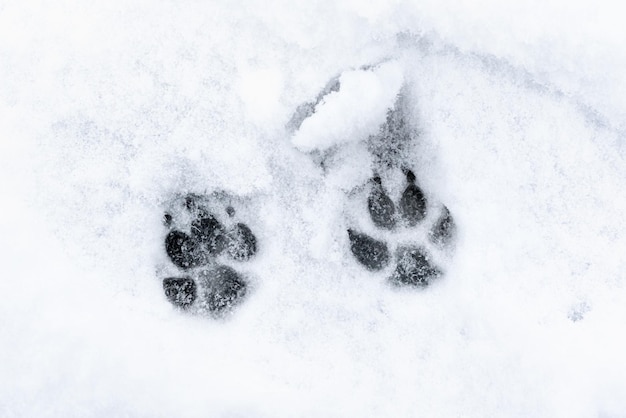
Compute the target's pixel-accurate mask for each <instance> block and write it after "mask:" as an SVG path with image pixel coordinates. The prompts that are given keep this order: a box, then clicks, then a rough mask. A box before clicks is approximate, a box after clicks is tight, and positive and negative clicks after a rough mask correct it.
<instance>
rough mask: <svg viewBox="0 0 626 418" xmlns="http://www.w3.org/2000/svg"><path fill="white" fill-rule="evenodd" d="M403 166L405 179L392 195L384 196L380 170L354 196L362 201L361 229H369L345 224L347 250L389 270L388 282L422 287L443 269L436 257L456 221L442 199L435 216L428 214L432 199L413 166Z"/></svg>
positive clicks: (368, 265)
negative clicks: (396, 194) (364, 214)
mask: <svg viewBox="0 0 626 418" xmlns="http://www.w3.org/2000/svg"><path fill="white" fill-rule="evenodd" d="M403 171H404V182H405V184H404V185H403V188H402V193H401V195H400V196H399V198H398V199H397V200H395V201H394V199H392V198H391V197H390V196H389V193H388V192H387V189H386V188H385V186H384V182H383V180H382V179H381V177H380V176H379V175H374V176H373V177H372V178H371V179H370V180H369V184H367V185H366V187H365V188H364V190H365V191H366V195H367V197H366V198H363V196H362V195H361V196H359V197H357V199H358V200H360V201H361V203H362V204H363V205H366V206H367V212H368V217H369V221H370V222H369V225H364V229H368V228H369V229H370V230H371V231H372V234H371V235H370V234H368V233H366V232H362V231H361V230H359V229H358V227H356V226H354V227H350V228H348V230H347V233H348V240H349V242H350V251H351V253H352V255H353V256H354V258H355V259H356V261H357V262H358V263H359V264H361V265H362V266H363V267H365V268H366V269H367V270H370V271H373V272H382V271H388V280H389V282H390V283H391V284H393V285H397V286H413V287H426V286H427V285H429V284H430V283H431V282H432V281H433V280H435V279H437V278H438V277H440V276H441V275H442V274H443V270H442V268H441V267H440V266H439V265H438V262H437V261H436V260H437V259H441V258H443V256H442V254H438V253H444V252H445V250H446V249H448V248H449V247H450V245H451V244H452V241H453V238H454V233H455V229H456V227H455V224H454V220H453V218H452V215H451V213H450V211H449V210H448V208H447V207H446V206H445V205H438V206H439V208H438V209H439V212H440V213H439V216H438V217H437V218H436V219H431V218H432V216H429V213H428V212H429V209H430V210H434V209H435V208H436V206H437V205H433V204H431V203H430V202H429V201H428V199H427V197H426V195H425V194H424V192H423V191H422V189H421V188H420V187H419V186H418V184H417V182H416V178H415V174H414V173H413V171H411V170H408V169H405V170H403ZM429 222H430V223H431V225H429V226H428V225H427V224H428V223H429ZM366 224H367V222H366ZM372 235H377V236H378V238H375V237H373V236H372ZM436 255H437V256H436Z"/></svg>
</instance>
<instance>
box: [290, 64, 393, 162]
mask: <svg viewBox="0 0 626 418" xmlns="http://www.w3.org/2000/svg"><path fill="white" fill-rule="evenodd" d="M402 82H403V74H402V67H401V65H400V63H398V62H395V61H391V62H387V63H384V64H381V65H380V66H378V67H375V68H373V69H361V70H353V71H346V72H344V73H342V74H341V76H340V77H339V83H340V90H339V91H333V92H331V93H329V94H327V95H326V96H324V97H323V98H322V101H321V102H320V103H319V104H318V105H317V106H316V107H315V113H314V114H313V116H311V117H309V118H307V119H305V120H304V122H303V123H302V125H301V126H300V129H299V130H298V131H297V132H296V133H295V134H294V136H293V138H292V142H293V144H294V145H295V146H296V147H297V148H298V149H300V150H302V151H312V150H315V149H317V150H324V149H326V148H329V147H331V146H333V145H341V144H345V143H348V142H352V141H360V140H364V139H367V137H368V135H373V134H375V133H377V130H378V128H379V127H380V126H381V125H382V124H383V123H384V121H385V117H386V116H387V111H388V109H390V108H392V107H393V104H394V102H395V100H396V97H397V95H398V93H399V91H400V88H401V87H402Z"/></svg>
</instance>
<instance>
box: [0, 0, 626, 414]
mask: <svg viewBox="0 0 626 418" xmlns="http://www.w3.org/2000/svg"><path fill="white" fill-rule="evenodd" d="M619 16H620V15H619V8H618V5H617V4H615V3H613V2H608V1H600V2H567V3H565V2H563V1H556V0H552V1H548V2H538V1H530V2H524V3H523V4H521V3H519V4H516V3H513V2H497V1H490V0H483V1H480V2H471V3H469V2H459V1H453V0H447V1H443V2H441V1H421V2H411V1H389V2H383V1H372V2H368V4H367V5H364V4H363V2H356V1H339V2H331V1H328V0H319V1H309V2H301V3H297V4H294V3H293V2H287V1H284V0H272V1H263V2H261V1H245V2H240V3H237V4H236V5H234V4H233V3H232V2H224V1H212V2H196V1H183V2H168V1H162V2H147V1H133V2H119V1H111V2H105V3H101V4H96V3H90V2H78V1H74V0H65V1H59V2H54V4H53V3H50V2H44V1H37V0H28V1H24V2H3V3H0V80H1V81H0V159H1V162H0V174H1V177H2V181H0V192H1V193H2V194H1V195H2V196H3V209H2V211H1V212H0V213H1V216H0V237H1V238H0V251H1V253H0V254H2V255H1V256H0V257H1V258H0V261H2V264H1V265H2V266H3V267H2V268H3V272H2V277H3V279H2V280H0V298H1V299H0V302H1V303H0V358H1V359H2V361H1V362H0V416H3V417H4V416H6V417H30V416H37V417H66V416H81V417H90V416H92V417H103V416H130V417H140V416H150V417H159V416H163V417H171V416H177V417H196V416H198V417H200V416H202V417H206V416H229V417H230V416H259V417H262V416H272V417H275V416H285V417H287V416H290V417H291V416H438V417H448V416H465V417H485V416H537V417H540V416H545V417H588V416H602V417H619V416H626V401H625V399H626V362H625V361H624V359H623V353H624V352H625V350H626V338H623V336H622V334H623V330H624V329H626V291H625V289H624V283H625V277H624V273H623V272H624V270H625V267H626V262H625V261H624V257H623V254H624V253H625V252H626V222H625V221H624V220H623V213H624V211H625V209H626V197H625V195H624V193H623V189H624V187H625V185H626V180H625V179H626V164H624V156H625V149H624V143H625V142H624V117H625V116H626V94H624V88H625V86H626V77H625V76H624V74H626V71H625V70H626V53H625V50H624V48H623V45H622V44H623V39H624V37H625V36H626V33H625V32H626V30H625V29H624V28H623V25H622V23H621V21H620V19H619ZM371 65H377V67H374V68H373V69H367V68H368V66H371ZM337 76H339V77H340V81H341V83H342V86H343V87H342V90H341V91H340V92H336V93H330V94H329V95H328V96H327V97H326V98H325V99H324V102H323V103H322V104H321V106H320V110H319V112H318V113H316V115H315V116H313V117H312V118H310V119H308V120H307V121H305V123H303V125H302V126H301V128H300V130H299V131H298V132H297V133H296V134H295V135H290V134H289V133H288V132H287V130H286V129H285V125H286V124H287V123H288V121H289V120H290V118H291V116H292V114H293V112H294V111H295V109H296V108H297V107H298V106H299V105H300V104H302V103H304V102H310V101H311V100H315V98H316V97H317V95H318V93H319V92H320V91H321V90H322V89H323V88H324V86H326V84H327V82H328V81H329V80H330V79H332V78H334V77H337ZM402 80H408V81H410V84H409V85H410V88H411V92H412V94H413V95H414V97H416V103H415V109H414V117H415V121H413V122H414V123H416V124H417V125H418V126H419V128H420V132H421V136H420V141H421V142H420V144H419V147H418V148H417V149H416V150H415V154H414V159H415V163H416V175H417V178H418V180H419V181H420V185H421V186H422V187H424V189H425V191H426V192H427V193H428V194H429V195H432V196H436V197H437V199H438V200H440V201H441V202H444V203H445V204H446V205H447V206H448V207H449V208H450V210H451V212H452V213H453V215H454V216H455V219H456V221H457V224H458V230H459V237H458V242H457V245H456V252H455V254H454V256H453V257H452V258H451V259H450V260H449V262H448V264H447V265H446V266H445V268H446V276H445V278H444V279H443V280H440V281H439V282H438V283H437V284H435V285H433V286H431V287H430V288H428V289H426V290H425V291H415V290H410V289H407V290H397V289H396V290H394V289H392V288H390V287H389V286H387V285H386V284H385V283H384V280H383V278H381V277H380V276H377V275H376V274H373V273H369V272H363V270H362V269H361V268H360V267H359V266H358V265H356V263H354V261H353V260H352V259H351V258H350V257H351V256H350V254H349V250H348V247H347V243H346V240H347V238H346V236H345V229H346V225H347V222H349V221H350V219H349V218H350V214H348V213H346V212H345V205H344V200H345V195H346V191H348V190H350V188H351V187H354V186H355V185H358V184H361V183H362V182H363V181H364V180H365V179H367V177H368V176H369V174H370V171H369V169H370V165H369V164H370V161H368V157H367V155H364V154H363V150H362V149H361V148H359V146H358V143H357V142H355V140H356V139H358V137H361V136H363V135H367V133H368V132H371V131H372V130H373V129H376V126H377V124H378V122H379V121H380V120H381V118H384V112H385V109H386V107H387V106H388V105H389V103H392V102H393V99H394V97H395V95H396V92H397V91H398V90H399V88H400V85H401V82H402ZM344 87H345V89H344ZM294 145H295V146H294ZM334 147H339V150H338V151H337V154H335V156H334V160H333V161H332V164H331V165H330V169H329V171H328V172H327V173H326V174H324V173H323V172H322V170H320V169H319V168H318V167H317V166H316V165H315V164H314V158H312V155H311V154H310V151H314V150H321V151H323V150H326V149H329V148H334ZM298 148H299V149H298ZM302 151H304V152H302ZM213 189H225V190H227V191H229V192H231V193H236V194H239V195H241V196H242V198H243V199H244V201H245V202H246V205H248V206H247V208H246V210H248V211H250V212H256V213H257V216H256V217H255V219H252V220H251V223H252V224H253V226H254V230H255V231H256V233H257V236H258V237H259V240H260V252H259V254H258V256H257V257H255V259H254V260H252V261H251V262H249V263H247V264H246V265H242V267H241V271H242V272H244V273H246V274H247V275H248V276H249V277H250V278H251V280H252V282H253V289H254V291H253V292H252V294H251V295H250V297H249V298H248V299H247V300H246V301H245V303H243V304H242V305H241V306H240V307H239V308H238V309H237V310H236V311H235V312H234V313H233V315H232V316H231V317H229V318H227V319H225V320H213V319H209V318H202V317H195V316H191V315H185V314H183V313H181V312H179V311H176V310H175V309H173V308H172V307H171V305H170V304H168V303H167V301H166V300H165V298H164V296H163V292H162V288H161V281H160V276H159V275H158V271H157V270H158V266H159V265H161V264H163V262H164V260H165V258H164V257H165V256H164V254H163V248H162V245H163V244H162V242H163V226H162V224H161V217H162V212H163V209H164V207H165V205H166V204H167V202H168V201H169V200H170V199H172V198H173V196H174V194H175V193H186V192H189V191H193V192H204V191H211V190H213Z"/></svg>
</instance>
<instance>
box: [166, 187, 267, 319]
mask: <svg viewBox="0 0 626 418" xmlns="http://www.w3.org/2000/svg"><path fill="white" fill-rule="evenodd" d="M237 204H238V202H237V199H235V198H232V197H230V196H228V195H226V194H223V193H222V194H219V193H215V194H213V195H209V196H200V195H194V194H189V195H187V196H185V197H184V198H177V199H175V202H173V204H171V205H170V208H169V209H168V211H167V212H166V213H165V215H164V218H163V220H164V224H165V226H166V228H167V232H166V236H165V239H164V250H165V254H166V255H167V258H168V260H169V264H171V265H170V266H169V270H170V271H172V270H173V271H174V272H175V273H174V274H171V275H169V277H166V278H164V279H163V290H164V292H165V297H166V298H167V299H168V300H169V301H170V302H171V303H172V304H173V305H174V306H176V307H177V308H180V309H182V310H186V311H193V312H195V313H200V314H202V313H208V314H210V315H213V316H221V315H224V314H225V313H227V312H229V311H230V310H231V309H232V308H233V307H235V306H236V305H238V304H239V303H240V302H241V301H242V300H243V299H244V298H245V296H246V294H247V293H248V290H249V281H248V280H247V279H246V277H245V275H244V274H242V273H240V272H239V271H238V270H239V269H238V266H239V265H240V264H241V263H244V262H246V261H248V260H250V259H251V258H252V257H254V256H255V254H256V253H257V250H258V244H257V238H256V235H255V234H254V233H253V232H252V229H251V228H250V227H249V226H248V224H246V223H244V222H243V221H242V220H241V219H240V216H239V213H238V211H237V210H236V209H235V207H236V205H237Z"/></svg>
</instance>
